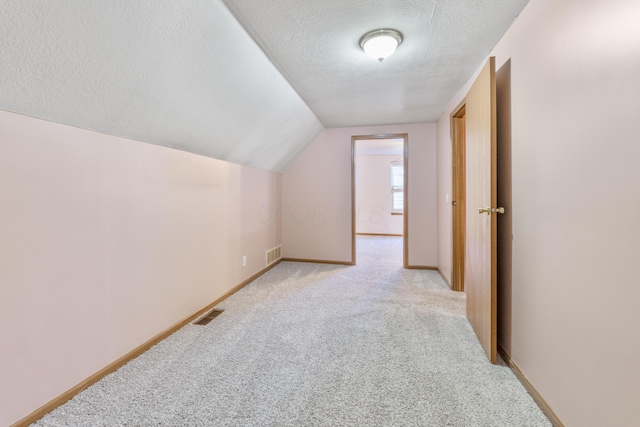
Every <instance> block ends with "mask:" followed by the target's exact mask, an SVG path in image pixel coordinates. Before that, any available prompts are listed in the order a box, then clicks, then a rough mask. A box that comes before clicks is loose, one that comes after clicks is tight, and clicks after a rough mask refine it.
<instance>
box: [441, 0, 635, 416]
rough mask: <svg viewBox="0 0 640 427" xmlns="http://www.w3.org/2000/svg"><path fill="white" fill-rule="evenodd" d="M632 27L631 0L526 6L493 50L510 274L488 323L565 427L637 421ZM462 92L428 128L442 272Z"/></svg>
mask: <svg viewBox="0 0 640 427" xmlns="http://www.w3.org/2000/svg"><path fill="white" fill-rule="evenodd" d="M639 21H640V3H639V2H637V1H631V0H628V1H622V0H613V1H608V2H602V1H595V0H589V1H585V0H563V1H558V0H532V1H531V3H529V5H528V6H527V7H526V8H525V10H524V12H523V13H522V15H521V16H520V17H519V18H518V19H517V20H516V21H515V23H514V25H513V26H512V27H511V29H510V30H509V31H508V32H507V34H506V35H505V36H504V38H503V39H502V40H501V41H500V42H499V44H498V45H497V46H496V48H495V49H494V51H493V52H492V53H491V55H495V56H496V65H497V68H498V70H499V73H502V74H503V75H502V76H501V77H500V78H499V80H498V84H499V85H501V87H499V92H500V95H499V96H500V101H501V102H503V103H504V102H505V101H510V102H511V123H505V122H504V121H503V122H502V123H501V124H500V126H501V133H502V135H503V138H504V135H510V136H511V147H510V150H511V167H512V183H511V184H512V189H511V194H512V213H513V216H512V221H513V223H512V226H513V230H512V233H513V265H512V267H513V271H512V287H511V289H510V295H509V293H504V292H503V293H502V294H500V300H499V305H500V310H501V312H502V313H505V312H507V313H508V312H511V315H510V317H511V318H510V319H509V317H508V316H507V317H506V318H505V317H504V316H503V317H501V318H499V320H498V322H499V328H500V329H503V330H504V329H505V328H507V330H510V331H511V333H510V336H509V337H505V336H504V332H503V333H502V334H501V338H500V339H501V342H500V343H501V344H506V346H507V347H510V354H511V357H512V358H513V360H514V361H515V363H516V364H517V365H518V366H519V367H520V368H521V369H522V371H523V372H524V374H525V375H526V376H527V377H528V378H529V380H530V381H531V383H532V384H533V385H534V386H535V387H536V389H537V390H538V391H539V392H540V393H541V394H542V396H543V397H544V398H545V399H546V401H547V402H548V403H549V405H550V406H551V408H552V409H553V410H554V411H555V412H556V413H557V415H558V416H559V417H560V419H561V420H562V421H563V422H564V423H565V424H566V425H568V426H580V427H583V426H584V427H590V426H594V427H595V426H604V425H607V426H609V425H615V426H637V425H640V407H639V406H638V404H637V400H638V384H640V370H639V369H638V364H637V360H638V354H640V338H639V337H640V334H639V333H638V330H637V328H638V325H640V310H638V300H640V286H638V273H637V269H636V265H637V263H638V261H637V259H638V255H639V254H640V246H639V244H638V242H639V241H640V227H638V218H639V217H640V196H639V195H640V188H639V185H640V184H639V183H640V167H639V164H640V163H639V161H638V159H640V144H639V143H638V135H640V121H639V120H638V117H639V116H640V102H639V101H638V96H639V94H640V55H639V54H638V52H640V29H639V28H640V27H638V25H637V22H639ZM505 67H506V68H505ZM507 71H508V72H509V73H510V79H507V78H505V77H506V76H505V75H504V73H505V72H507ZM509 82H510V93H509V91H508V90H506V89H507V88H505V84H508V83H509ZM465 92H466V90H464V91H461V93H460V94H459V95H458V96H456V97H455V98H454V99H453V100H452V101H451V104H450V105H449V107H448V108H447V109H446V111H445V112H444V114H443V116H442V118H441V119H440V121H439V122H438V166H439V170H438V203H439V212H440V213H441V215H440V218H439V224H438V226H439V235H440V236H441V239H440V242H439V254H440V259H441V266H443V265H446V266H447V268H446V269H445V272H446V274H448V275H450V267H449V264H448V260H449V259H450V257H451V241H450V234H451V222H450V208H449V207H448V206H445V205H444V201H443V200H444V195H445V194H446V193H447V192H449V193H450V191H451V178H450V166H449V164H450V162H451V157H450V143H451V142H450V139H449V120H448V117H449V114H450V113H451V111H452V109H453V108H454V107H455V106H456V105H457V104H458V102H459V101H460V100H461V98H462V96H463V94H464V93H465ZM502 114H503V116H504V111H503V112H502ZM509 124H510V126H511V128H510V129H508V128H506V127H507V126H508V125H509ZM507 148H509V147H507ZM501 162H502V161H501ZM508 190H509V189H508V188H507V189H504V188H503V190H502V191H507V192H508ZM500 202H501V201H500ZM445 261H447V262H445ZM449 277H450V276H449ZM509 297H510V300H508V298H509ZM509 320H510V322H511V324H510V325H508V324H505V322H508V321H509ZM509 328H510V329H509ZM505 341H507V342H506V343H505Z"/></svg>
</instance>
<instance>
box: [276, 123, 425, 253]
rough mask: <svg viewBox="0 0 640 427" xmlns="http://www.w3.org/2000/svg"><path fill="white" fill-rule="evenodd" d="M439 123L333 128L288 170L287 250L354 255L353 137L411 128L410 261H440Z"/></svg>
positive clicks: (285, 195)
mask: <svg viewBox="0 0 640 427" xmlns="http://www.w3.org/2000/svg"><path fill="white" fill-rule="evenodd" d="M435 131H436V127H435V124H409V125H393V126H370V127H359V128H335V129H327V130H326V131H325V132H323V133H322V134H321V135H319V136H318V137H317V138H316V139H315V140H314V141H313V142H312V143H311V144H310V145H309V147H308V148H307V149H306V150H305V151H304V152H303V153H302V154H301V155H300V157H298V159H297V160H296V161H295V162H294V163H293V164H292V165H291V166H290V167H289V169H288V170H287V171H286V172H285V173H284V177H283V233H282V240H283V254H284V256H285V257H289V258H304V259H318V260H331V261H342V262H350V261H351V233H352V230H351V137H352V136H354V135H374V134H390V133H408V134H409V149H408V151H409V183H408V184H409V186H408V192H409V263H410V264H411V265H416V266H437V263H438V254H437V238H438V236H437V219H436V204H435V197H436V134H435Z"/></svg>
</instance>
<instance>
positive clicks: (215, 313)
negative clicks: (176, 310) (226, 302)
mask: <svg viewBox="0 0 640 427" xmlns="http://www.w3.org/2000/svg"><path fill="white" fill-rule="evenodd" d="M222 311H223V310H217V309H215V308H214V309H213V310H211V311H210V312H209V313H207V314H206V315H205V316H204V317H201V318H200V320H198V321H197V322H195V323H194V325H206V324H207V323H209V322H211V321H212V320H213V319H215V318H216V317H218V316H219V315H220V314H221V313H222Z"/></svg>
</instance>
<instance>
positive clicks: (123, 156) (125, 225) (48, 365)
mask: <svg viewBox="0 0 640 427" xmlns="http://www.w3.org/2000/svg"><path fill="white" fill-rule="evenodd" d="M281 182H282V180H281V175H280V174H278V173H274V172H267V171H264V170H259V169H253V168H250V167H245V166H239V165H235V164H231V163H226V162H223V161H219V160H213V159H210V158H206V157H201V156H197V155H193V154H189V153H185V152H181V151H177V150H173V149H169V148H164V147H159V146H155V145H150V144H144V143H140V142H136V141H131V140H125V139H122V138H117V137H114V136H108V135H103V134H99V133H95V132H91V131H86V130H82V129H78V128H74V127H70V126H65V125H60V124H56V123H51V122H46V121H43V120H39V119H34V118H31V117H27V116H22V115H18V114H14V113H8V112H3V111H0V242H2V244H1V245H0V352H1V354H0V360H2V363H0V425H10V424H12V423H13V422H15V421H17V420H18V419H20V418H22V417H24V416H26V415H28V414H29V413H30V412H32V411H33V410H35V409H37V408H38V407H40V406H41V405H43V404H45V403H47V402H48V401H49V400H51V399H53V398H55V397H56V396H58V395H60V394H62V393H63V392H65V391H66V390H68V389H69V388H71V387H73V386H74V385H76V384H77V383H79V382H81V381H82V380H84V379H85V378H87V377H89V376H90V375H92V374H93V373H95V372H97V371H98V370H100V369H101V368H103V367H105V366H106V365H108V364H109V363H111V362H113V361H114V360H116V359H118V358H119V357H121V356H123V355H125V354H126V353H128V352H129V351H131V350H132V349H134V348H135V347H137V346H138V345H140V344H142V343H144V342H145V341H147V340H148V339H150V338H152V337H153V336H155V335H156V334H158V333H160V332H162V331H163V330H165V329H167V328H169V327H170V326H172V325H174V324H175V323H177V322H179V321H180V320H182V319H184V318H186V317H187V316H189V315H190V314H192V313H194V312H195V311H197V310H198V309H200V308H202V307H203V306H205V305H207V304H208V303H210V302H212V301H214V300H215V299H217V298H218V297H220V296H222V295H223V294H224V293H226V292H227V291H228V290H230V289H231V288H232V287H233V286H235V285H237V284H239V283H241V282H242V281H244V280H245V279H247V278H248V277H250V276H251V275H253V274H255V273H256V272H258V271H260V270H261V269H262V268H264V267H265V251H266V250H267V249H269V248H272V247H273V246H275V245H277V244H279V243H280V237H281V236H280V225H279V219H278V218H276V217H275V215H274V212H275V211H276V209H274V207H276V206H279V205H280V204H281ZM242 255H247V257H248V265H247V267H245V268H242Z"/></svg>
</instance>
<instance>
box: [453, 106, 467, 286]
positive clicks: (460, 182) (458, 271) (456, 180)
mask: <svg viewBox="0 0 640 427" xmlns="http://www.w3.org/2000/svg"><path fill="white" fill-rule="evenodd" d="M465 117H466V100H462V102H461V103H460V104H459V105H458V107H456V108H455V109H454V110H453V113H452V114H451V116H450V120H451V162H452V164H451V229H452V251H451V252H452V253H451V256H452V262H451V289H452V290H454V291H458V292H464V259H465V256H464V252H465V236H466V197H465V194H466V173H465V168H466V144H465V141H466V128H465Z"/></svg>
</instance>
